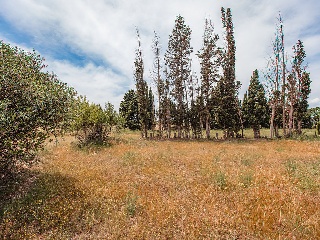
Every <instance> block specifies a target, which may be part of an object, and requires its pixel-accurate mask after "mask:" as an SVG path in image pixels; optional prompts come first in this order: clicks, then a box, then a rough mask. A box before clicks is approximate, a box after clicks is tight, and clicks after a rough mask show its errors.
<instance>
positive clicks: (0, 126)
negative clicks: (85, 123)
mask: <svg viewBox="0 0 320 240" xmlns="http://www.w3.org/2000/svg"><path fill="white" fill-rule="evenodd" d="M0 62H1V65H0V92H1V94H0V181H3V180H5V179H7V178H8V177H9V176H12V173H14V172H16V170H19V169H21V168H20V167H21V166H23V165H31V164H32V163H34V162H36V153H37V151H38V150H40V149H42V148H43V145H44V141H45V140H46V139H47V138H48V137H49V136H50V135H51V136H52V135H53V136H57V135H58V134H60V133H62V132H63V131H64V130H65V129H66V128H67V127H68V122H69V117H70V112H71V111H70V109H71V108H72V106H73V101H74V96H75V94H76V93H75V91H74V90H73V89H72V88H70V87H68V86H67V85H66V84H65V83H63V82H61V81H60V80H59V79H58V78H57V76H56V75H55V74H53V73H48V72H44V71H43V70H44V69H45V67H46V66H45V65H44V59H43V58H41V57H40V55H38V54H36V52H35V51H33V52H25V51H24V50H21V49H19V48H17V47H12V46H10V45H9V44H5V43H3V42H2V41H0Z"/></svg>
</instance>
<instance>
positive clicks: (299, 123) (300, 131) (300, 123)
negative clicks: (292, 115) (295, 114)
mask: <svg viewBox="0 0 320 240" xmlns="http://www.w3.org/2000/svg"><path fill="white" fill-rule="evenodd" d="M298 134H299V135H300V134H302V120H298Z"/></svg>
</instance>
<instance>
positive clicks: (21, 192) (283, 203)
mask: <svg viewBox="0 0 320 240" xmlns="http://www.w3.org/2000/svg"><path fill="white" fill-rule="evenodd" d="M311 134H312V133H311ZM72 141H75V140H74V139H73V138H72V137H66V138H65V139H64V140H60V143H59V144H58V145H57V146H55V145H54V144H51V145H48V146H47V148H46V149H45V151H44V152H43V153H41V163H40V164H39V165H38V166H36V167H34V168H33V169H32V170H31V171H30V172H28V173H26V174H27V176H28V178H27V179H28V180H27V181H25V180H23V179H21V180H20V182H18V183H13V185H12V187H11V188H10V189H7V190H6V194H7V195H6V196H8V195H10V196H14V197H13V198H11V199H9V198H5V197H4V195H3V194H4V193H1V194H2V195H1V197H2V198H3V200H2V201H1V204H2V206H0V239H320V141H315V140H313V141H309V140H302V141H299V140H272V141H271V140H266V139H261V140H233V141H177V140H173V141H147V140H141V139H139V133H134V132H126V133H123V134H120V135H117V136H116V138H115V139H114V140H113V141H112V142H111V144H110V146H108V147H105V148H100V149H98V148H91V149H82V150H79V149H77V148H76V147H75V146H74V144H72Z"/></svg>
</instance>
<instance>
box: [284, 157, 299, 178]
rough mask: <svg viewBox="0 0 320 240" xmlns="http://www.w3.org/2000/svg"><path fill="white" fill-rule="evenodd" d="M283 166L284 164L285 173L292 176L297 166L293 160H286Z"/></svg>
mask: <svg viewBox="0 0 320 240" xmlns="http://www.w3.org/2000/svg"><path fill="white" fill-rule="evenodd" d="M285 166H286V170H287V173H288V174H289V175H290V176H292V175H294V174H295V172H296V171H297V168H298V165H297V163H296V162H295V161H294V160H291V159H290V160H287V161H286V162H285Z"/></svg>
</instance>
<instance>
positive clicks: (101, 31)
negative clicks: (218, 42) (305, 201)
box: [0, 0, 320, 105]
mask: <svg viewBox="0 0 320 240" xmlns="http://www.w3.org/2000/svg"><path fill="white" fill-rule="evenodd" d="M0 5H1V8H0V14H1V15H2V16H3V17H4V18H5V19H6V20H7V21H9V22H10V23H11V24H13V25H14V26H15V27H16V28H18V29H19V30H20V31H21V32H26V33H28V34H30V35H31V36H33V37H34V40H33V41H34V44H35V45H37V44H38V45H43V46H45V47H48V48H56V47H59V46H61V45H67V46H69V48H71V49H72V50H73V51H75V52H76V53H80V54H81V55H84V56H87V57H88V58H89V59H92V58H93V59H99V60H102V61H103V62H104V65H103V66H95V65H93V64H86V65H85V66H83V67H78V66H76V65H75V64H73V63H72V62H64V61H58V60H55V59H51V60H50V62H49V66H50V68H51V69H52V70H53V71H54V72H56V73H57V74H58V75H59V77H60V78H61V79H62V80H63V81H66V82H68V83H70V84H71V85H72V86H74V87H75V88H76V89H77V90H78V92H80V93H81V94H86V95H87V96H88V98H89V99H90V100H91V101H96V102H99V103H102V102H105V101H111V102H112V103H114V104H115V105H119V101H120V95H121V96H123V94H124V92H125V91H126V90H128V89H129V88H131V87H133V84H134V83H133V74H132V73H133V61H134V51H135V47H136V45H137V43H136V38H135V26H137V27H138V28H139V29H140V33H141V38H142V48H143V54H144V58H145V64H146V67H145V69H146V77H149V71H150V70H151V65H152V52H151V43H152V38H153V31H154V30H156V31H157V32H158V34H159V36H160V38H161V43H162V46H163V50H162V51H163V53H164V52H165V49H166V46H167V40H168V36H169V34H170V33H171V31H172V28H173V26H174V20H175V17H176V16H177V15H178V14H181V15H182V16H184V17H185V20H186V23H187V24H188V25H190V27H191V29H192V31H193V32H192V46H193V47H194V52H197V51H198V50H199V49H200V47H201V37H202V34H203V25H204V19H205V17H210V18H212V20H213V23H214V24H215V27H216V31H217V32H219V33H221V32H222V29H221V20H220V8H221V7H222V6H223V7H231V9H232V14H233V20H234V26H235V38H236V46H237V53H236V54H237V55H236V58H237V63H236V64H237V65H236V69H237V72H236V74H237V78H238V80H240V81H241V82H242V90H241V92H240V98H241V97H242V94H243V92H244V91H245V89H246V88H247V86H248V84H249V80H250V76H251V74H252V71H253V70H254V69H256V68H257V69H264V68H265V65H266V58H267V57H268V54H269V53H270V52H271V40H272V39H273V36H274V28H275V22H276V17H277V15H278V12H279V11H281V12H282V14H283V18H284V23H285V34H286V35H285V37H286V49H287V51H288V53H289V54H290V52H291V47H292V46H293V44H294V43H295V42H296V41H297V40H298V39H301V40H302V41H303V42H304V44H305V48H306V53H307V61H308V62H309V65H310V68H309V70H310V72H311V78H312V80H313V83H312V93H311V96H310V99H315V98H317V97H318V96H320V89H319V88H318V87H317V86H318V84H319V80H318V79H317V77H318V76H319V74H320V70H319V67H317V66H319V64H320V57H319V54H320V49H319V47H318V42H319V38H320V35H319V34H318V35H317V32H312V31H310V29H312V28H313V27H318V26H317V25H318V22H317V21H318V20H319V17H318V9H319V8H320V2H319V1H317V0H310V1H304V2H303V4H302V3H301V2H300V0H279V1H272V2H271V1H270V0H243V1H234V0H224V1H210V0H199V1H193V0H184V1H183V4H182V1H179V0H153V1H145V0H130V1H128V0H95V1H89V0H68V1H65V0H46V1H36V0H10V1H6V0H0ZM0 30H1V29H0ZM0 34H1V31H0ZM0 36H1V35H0ZM221 38H222V36H221ZM26 47H28V48H33V47H34V46H26ZM45 57H46V58H50V57H51V56H45ZM193 62H194V64H195V66H194V68H195V69H198V68H199V67H198V66H197V65H196V64H198V60H197V59H194V61H193ZM104 93H106V94H104Z"/></svg>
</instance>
